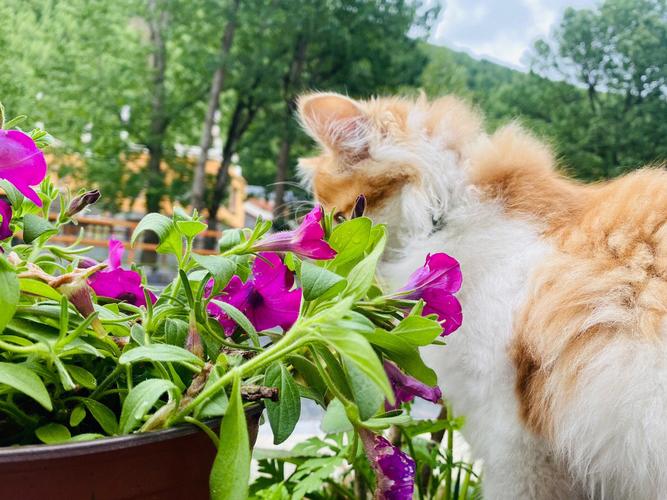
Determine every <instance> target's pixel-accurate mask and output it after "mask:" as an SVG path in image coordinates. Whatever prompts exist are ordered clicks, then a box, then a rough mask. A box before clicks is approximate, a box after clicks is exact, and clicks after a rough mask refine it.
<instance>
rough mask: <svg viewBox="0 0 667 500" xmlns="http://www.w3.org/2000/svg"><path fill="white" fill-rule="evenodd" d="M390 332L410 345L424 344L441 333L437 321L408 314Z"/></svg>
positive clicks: (429, 342) (430, 341)
mask: <svg viewBox="0 0 667 500" xmlns="http://www.w3.org/2000/svg"><path fill="white" fill-rule="evenodd" d="M392 333H393V334H395V335H398V336H400V337H401V338H402V339H403V340H406V341H407V342H409V343H410V344H412V345H416V346H426V345H429V344H431V343H432V342H433V341H434V340H435V339H437V338H438V335H440V334H441V333H442V326H440V323H438V322H437V321H435V320H432V319H428V318H424V317H422V316H408V317H407V318H405V319H403V321H401V322H400V323H399V324H398V325H397V326H396V328H394V329H393V330H392Z"/></svg>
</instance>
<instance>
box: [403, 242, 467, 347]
mask: <svg viewBox="0 0 667 500" xmlns="http://www.w3.org/2000/svg"><path fill="white" fill-rule="evenodd" d="M462 282H463V275H462V274H461V267H460V266H459V263H458V261H457V260H456V259H454V258H453V257H450V256H449V255H447V254H446V253H436V254H433V255H431V254H429V255H427V256H426V262H425V263H424V266H423V267H422V268H420V269H418V270H417V271H415V272H414V273H412V275H411V276H410V278H409V279H408V283H407V285H405V286H404V287H403V288H401V290H399V292H401V294H400V296H401V298H405V299H409V300H419V299H423V300H424V302H425V303H426V305H425V306H424V311H423V314H424V315H425V316H426V315H428V314H436V315H437V316H438V320H439V321H440V322H442V323H443V332H442V335H449V334H450V333H452V332H454V331H456V330H457V329H458V328H459V326H461V323H462V322H463V313H462V311H461V304H460V303H459V301H458V299H457V298H456V297H454V294H455V293H456V292H458V291H459V290H460V289H461V283H462Z"/></svg>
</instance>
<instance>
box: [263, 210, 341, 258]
mask: <svg viewBox="0 0 667 500" xmlns="http://www.w3.org/2000/svg"><path fill="white" fill-rule="evenodd" d="M321 221H322V207H320V206H319V205H316V206H315V208H313V209H312V210H311V211H310V213H309V214H308V215H306V216H305V217H304V219H303V221H302V222H301V225H300V226H299V227H298V228H297V229H295V230H293V231H281V232H279V233H274V234H271V235H269V236H267V237H266V238H264V239H263V240H261V241H259V242H258V243H256V244H255V246H254V247H253V250H254V251H256V252H267V251H268V252H294V253H295V254H297V255H300V256H301V257H307V258H309V259H317V260H328V259H333V258H334V257H335V256H336V252H335V250H334V249H333V248H331V247H330V246H329V244H328V243H327V242H326V241H324V229H323V228H322V222H321Z"/></svg>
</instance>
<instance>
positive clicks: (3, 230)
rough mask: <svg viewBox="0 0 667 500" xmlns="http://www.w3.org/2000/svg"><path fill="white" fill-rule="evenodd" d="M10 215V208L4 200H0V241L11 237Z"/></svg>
mask: <svg viewBox="0 0 667 500" xmlns="http://www.w3.org/2000/svg"><path fill="white" fill-rule="evenodd" d="M12 214H13V212H12V206H11V205H10V204H9V203H7V202H6V201H5V200H0V217H2V222H0V241H1V240H4V239H6V238H9V237H10V236H11V235H12V230H11V229H9V223H10V222H11V221H12Z"/></svg>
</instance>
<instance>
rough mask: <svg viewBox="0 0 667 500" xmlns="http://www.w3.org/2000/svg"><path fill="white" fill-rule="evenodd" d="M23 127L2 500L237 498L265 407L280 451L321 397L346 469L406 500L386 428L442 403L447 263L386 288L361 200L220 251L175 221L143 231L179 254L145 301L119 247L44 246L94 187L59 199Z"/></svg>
mask: <svg viewBox="0 0 667 500" xmlns="http://www.w3.org/2000/svg"><path fill="white" fill-rule="evenodd" d="M0 116H1V115H0ZM16 124H17V122H16V121H14V122H8V123H4V122H3V120H2V119H0V186H1V187H2V189H3V190H4V192H5V195H6V199H3V200H0V217H1V219H2V220H1V224H0V242H1V243H0V248H1V252H2V253H1V254H0V440H1V444H2V446H4V448H2V449H0V463H1V464H2V472H1V473H0V478H1V479H2V483H3V487H2V491H3V497H6V498H13V497H21V498H47V497H48V498H92V497H94V498H98V499H99V498H183V497H184V496H186V495H188V496H189V497H192V498H205V497H207V496H208V495H209V493H210V496H211V497H212V498H215V499H219V498H245V497H246V496H247V495H248V484H249V474H250V461H251V446H252V444H253V441H254V437H253V434H254V435H256V430H257V425H258V418H259V414H260V412H261V410H262V405H263V406H265V407H266V415H267V420H268V422H269V424H270V426H271V429H272V431H273V435H274V440H275V442H276V443H280V442H282V441H284V440H285V439H286V438H287V437H289V435H290V434H291V432H292V430H293V429H294V427H295V425H296V424H297V422H298V420H299V418H300V408H301V406H300V403H301V398H309V399H312V400H313V401H315V402H317V403H318V404H320V405H322V406H323V407H324V408H326V410H327V411H326V415H325V418H324V425H325V426H326V427H327V428H328V429H330V430H332V432H338V431H340V432H344V433H345V436H346V439H347V440H348V441H349V443H348V445H349V456H350V461H351V463H353V462H354V461H356V460H358V458H359V457H363V456H364V455H366V456H367V457H368V460H369V462H368V463H369V464H370V466H371V468H370V470H372V471H373V474H374V475H375V477H376V481H375V484H376V486H375V490H376V491H375V496H376V498H412V492H413V488H414V487H413V479H414V475H415V470H414V462H413V460H412V459H411V458H410V456H409V455H408V454H407V453H406V452H404V451H403V450H401V449H400V448H398V447H397V446H394V444H392V443H391V442H390V441H388V440H387V439H385V438H384V437H382V431H383V430H385V429H388V428H389V427H390V426H411V425H415V422H414V421H413V420H412V419H411V417H410V415H409V412H408V411H407V407H406V405H404V404H403V403H405V402H409V401H411V400H412V398H414V396H420V397H423V398H426V399H429V400H432V401H438V400H440V398H441V394H440V390H439V389H438V388H437V387H436V377H435V374H434V372H433V371H432V370H431V369H430V368H429V367H427V366H426V365H425V364H424V362H423V361H422V359H421V357H420V355H419V347H421V346H425V345H428V344H431V343H442V342H441V340H440V339H439V337H440V335H441V333H442V332H443V324H446V325H447V329H446V330H447V331H448V332H451V331H453V329H455V328H454V327H455V326H456V325H453V323H457V321H458V319H457V318H458V315H459V313H460V309H459V308H458V303H457V302H456V300H455V298H454V297H453V296H452V293H454V292H456V291H457V290H458V287H459V286H460V283H461V275H460V270H459V267H458V264H457V263H456V261H455V260H454V259H452V258H451V257H448V256H446V255H444V254H436V255H432V256H429V258H428V259H427V261H426V263H425V265H424V267H423V268H420V269H417V270H415V273H414V274H413V276H412V277H411V279H410V280H409V282H408V283H406V285H405V287H404V288H403V289H401V290H398V291H393V292H387V291H384V290H382V289H381V287H380V286H379V285H378V284H377V282H376V280H375V270H376V266H377V264H378V262H379V260H380V258H381V255H382V252H383V249H384V245H385V241H386V231H385V228H384V226H382V225H373V224H372V222H371V221H370V220H369V219H368V218H365V217H363V215H362V214H363V205H364V200H363V197H360V198H359V200H358V204H357V207H355V211H354V213H353V214H352V218H351V219H350V220H348V221H346V222H343V223H341V224H338V225H334V224H333V220H332V219H333V218H332V215H331V214H324V213H323V211H322V210H321V209H320V208H319V207H317V206H316V207H315V208H314V209H313V210H312V211H311V212H310V213H309V214H308V215H306V216H305V218H304V219H303V221H302V222H301V224H300V225H299V226H298V228H296V229H294V230H291V231H284V232H278V233H270V228H271V224H270V223H269V222H266V221H259V222H258V223H257V225H256V226H255V228H253V229H244V230H230V231H226V232H225V233H224V234H223V237H222V238H221V240H220V242H219V250H220V251H219V254H218V255H213V256H202V255H198V254H197V253H195V252H194V251H193V241H194V239H195V237H196V236H197V235H198V234H199V233H200V232H202V231H204V230H205V229H206V224H204V223H203V222H202V221H201V220H200V218H199V216H198V215H197V214H196V213H194V214H191V215H190V214H187V213H185V212H184V211H182V210H176V211H175V213H174V214H173V216H171V217H167V216H164V215H161V214H148V215H147V216H146V217H144V218H143V220H142V221H141V222H140V224H139V225H138V226H137V228H136V230H135V232H134V234H133V236H132V243H134V241H135V240H136V239H137V238H139V237H140V236H141V235H142V234H143V233H144V232H146V231H152V232H154V233H155V234H156V235H157V237H158V239H159V245H158V248H157V251H158V252H160V253H165V254H170V255H173V256H174V258H175V259H176V261H177V265H178V269H177V271H176V272H175V274H174V278H173V280H172V281H171V283H169V284H168V285H167V286H166V287H165V288H164V289H162V290H160V291H152V290H150V288H149V287H148V286H147V285H146V284H145V279H144V278H143V275H142V270H141V268H140V267H137V266H134V265H132V266H131V267H128V266H125V267H124V266H123V264H122V255H123V244H122V243H121V242H118V241H114V240H112V241H110V244H109V256H108V259H107V260H105V261H104V262H96V261H93V260H91V259H89V258H88V257H86V256H85V254H86V252H87V251H88V250H89V249H88V248H86V247H83V246H80V245H77V244H75V245H72V246H69V247H59V246H56V245H54V244H51V243H50V242H49V240H50V238H51V237H52V236H53V235H54V234H56V233H57V232H58V231H59V230H60V228H61V227H62V226H63V225H65V224H69V223H72V222H73V223H76V217H77V214H79V213H80V212H81V211H82V210H84V209H85V207H86V206H88V205H90V204H92V203H94V202H95V201H97V199H98V198H99V196H100V194H99V193H98V192H96V191H89V192H82V193H78V194H77V195H76V196H71V195H70V194H69V193H67V192H61V191H59V190H58V189H56V188H55V186H54V185H53V184H52V183H51V181H50V180H49V179H48V178H47V177H46V174H47V166H46V161H45V159H44V155H43V154H42V152H41V150H40V148H41V147H44V146H45V145H47V144H48V141H49V136H48V134H46V133H45V132H43V131H41V130H32V131H31V132H29V133H24V132H22V131H20V130H18V129H12V127H15V126H16ZM54 206H55V207H57V210H54V209H53V207H54ZM53 213H55V218H54V217H53V216H52V217H51V220H50V219H49V214H53ZM424 297H427V298H428V302H426V301H425V300H424ZM443 298H445V299H447V300H442V299H443ZM445 303H446V304H448V306H447V308H445V309H443V308H442V307H438V304H445ZM447 321H449V322H450V323H446V322H447ZM452 322H453V323H452ZM219 421H221V424H220V426H219V430H218V429H217V425H218V424H217V422H219ZM425 429H426V430H428V428H425ZM38 443H42V444H38ZM364 460H365V459H364Z"/></svg>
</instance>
